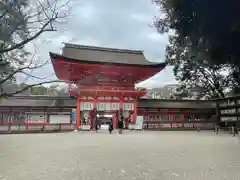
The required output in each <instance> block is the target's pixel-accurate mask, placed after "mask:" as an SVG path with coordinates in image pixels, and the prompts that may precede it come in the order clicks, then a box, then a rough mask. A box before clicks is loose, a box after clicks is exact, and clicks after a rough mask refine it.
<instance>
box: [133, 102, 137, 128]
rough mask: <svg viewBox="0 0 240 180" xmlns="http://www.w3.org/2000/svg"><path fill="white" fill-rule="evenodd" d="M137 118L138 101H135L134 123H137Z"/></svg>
mask: <svg viewBox="0 0 240 180" xmlns="http://www.w3.org/2000/svg"><path fill="white" fill-rule="evenodd" d="M136 120H137V103H136V102H135V103H134V107H133V124H135V123H136Z"/></svg>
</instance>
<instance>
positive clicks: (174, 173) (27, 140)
mask: <svg viewBox="0 0 240 180" xmlns="http://www.w3.org/2000/svg"><path fill="white" fill-rule="evenodd" d="M239 150H240V140H239V138H238V137H232V136H231V135H228V134H221V135H220V136H216V135H215V134H214V133H213V132H208V131H201V132H199V133H197V132H179V131H178V132H167V131H163V132H130V131H128V132H125V133H124V134H123V135H118V134H116V133H114V134H112V135H109V134H108V133H107V132H106V131H101V132H99V133H95V132H71V133H62V134H25V135H24V134H22V135H2V136H0V179H4V180H62V179H63V180H110V179H111V180H115V179H118V180H132V179H137V180H143V179H148V180H170V179H171V180H172V179H174V180H180V179H181V180H207V179H209V180H224V179H226V180H238V179H240V151H239Z"/></svg>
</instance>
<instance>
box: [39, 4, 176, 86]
mask: <svg viewBox="0 0 240 180" xmlns="http://www.w3.org/2000/svg"><path fill="white" fill-rule="evenodd" d="M157 15H159V12H158V10H157V8H156V6H155V5H154V4H152V3H151V1H146V0H131V1H127V0H114V1H113V0H101V1H99V0H88V1H81V2H80V1H79V3H76V4H75V6H74V7H73V11H72V14H71V16H70V17H69V18H68V22H67V23H65V24H60V25H59V26H58V29H59V32H57V33H55V34H53V33H49V34H47V35H44V36H42V38H41V41H39V40H38V43H42V42H45V45H44V47H43V48H42V49H41V50H40V52H39V54H40V55H41V57H42V58H43V59H45V58H47V57H48V52H49V51H53V52H56V53H59V52H60V48H61V47H62V46H63V45H62V42H71V43H77V44H84V45H93V46H107V47H115V48H124V49H141V50H144V54H145V56H146V58H147V59H148V60H149V61H154V62H163V61H164V54H165V46H166V44H167V40H168V39H167V36H166V35H164V36H162V35H159V34H158V33H157V31H156V29H155V28H152V27H150V26H149V25H151V24H153V18H154V16H157ZM44 71H46V73H44V74H52V73H53V69H52V67H51V66H47V67H45V69H44ZM42 72H43V70H38V71H37V72H36V73H37V74H38V75H41V74H43V73H42ZM169 82H171V83H172V82H175V81H174V77H173V74H172V69H171V68H166V69H165V70H163V71H162V72H161V73H159V74H158V75H156V76H155V77H153V78H151V79H150V80H148V81H145V82H143V83H141V85H143V86H148V87H149V86H154V87H158V86H162V85H164V84H169Z"/></svg>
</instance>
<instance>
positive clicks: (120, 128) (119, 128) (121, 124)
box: [118, 119, 123, 134]
mask: <svg viewBox="0 0 240 180" xmlns="http://www.w3.org/2000/svg"><path fill="white" fill-rule="evenodd" d="M118 132H119V134H122V133H123V119H121V120H119V121H118Z"/></svg>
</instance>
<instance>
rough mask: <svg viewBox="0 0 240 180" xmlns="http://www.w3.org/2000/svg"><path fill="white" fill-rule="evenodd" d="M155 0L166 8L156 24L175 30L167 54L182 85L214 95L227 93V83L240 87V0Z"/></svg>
mask: <svg viewBox="0 0 240 180" xmlns="http://www.w3.org/2000/svg"><path fill="white" fill-rule="evenodd" d="M154 2H155V3H156V4H157V6H159V7H160V8H161V10H162V11H163V12H164V16H161V17H159V18H157V19H156V21H155V26H156V28H157V29H158V31H159V32H160V33H166V32H171V33H174V37H173V38H170V42H169V46H168V47H167V52H166V54H167V55H166V56H167V61H168V62H169V64H170V65H172V66H173V67H174V74H175V76H176V79H177V80H178V81H179V82H180V83H181V85H182V86H183V88H187V89H189V90H191V89H192V88H198V89H199V90H200V92H201V93H200V94H205V95H208V96H211V97H212V96H213V97H222V96H224V93H223V91H224V90H225V89H226V87H228V88H232V89H234V88H236V87H237V88H238V89H240V88H239V87H240V61H239V58H240V53H239V47H240V23H239V17H240V11H239V7H240V1H239V0H230V1H226V0H213V1H207V0H154ZM223 71H226V72H228V73H226V72H225V75H223Z"/></svg>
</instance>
